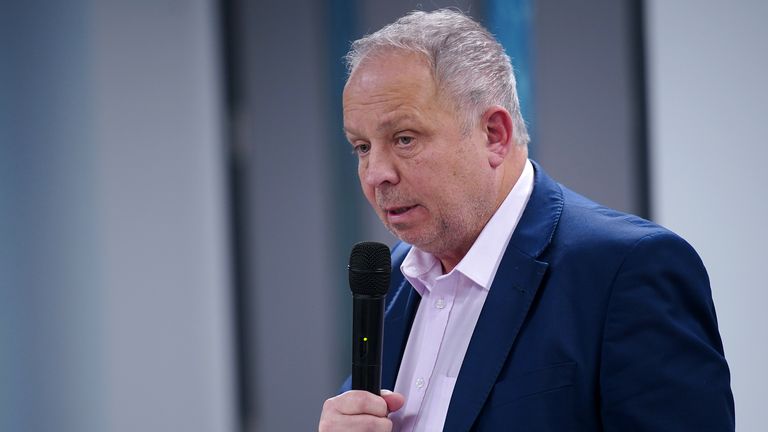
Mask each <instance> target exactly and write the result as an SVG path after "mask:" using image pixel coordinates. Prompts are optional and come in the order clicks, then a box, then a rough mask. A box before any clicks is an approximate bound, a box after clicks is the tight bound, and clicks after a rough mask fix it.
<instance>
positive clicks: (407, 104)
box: [343, 51, 441, 130]
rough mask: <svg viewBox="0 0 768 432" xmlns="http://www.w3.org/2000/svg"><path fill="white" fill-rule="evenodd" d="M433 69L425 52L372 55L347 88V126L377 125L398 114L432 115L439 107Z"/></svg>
mask: <svg viewBox="0 0 768 432" xmlns="http://www.w3.org/2000/svg"><path fill="white" fill-rule="evenodd" d="M439 99H440V98H439V97H438V91H437V86H436V84H435V80H434V78H433V72H432V68H431V66H430V65H429V63H428V62H427V60H426V59H425V58H424V56H423V55H421V54H418V53H413V52H404V51H389V52H385V53H379V54H376V55H374V56H369V57H367V58H365V59H363V61H362V62H361V63H360V64H359V65H358V66H357V68H355V70H354V71H353V72H352V74H351V76H350V77H349V80H348V81H347V84H346V86H345V87H344V95H343V105H344V126H345V128H346V129H348V130H349V129H350V128H352V129H354V128H357V127H359V123H361V122H369V121H375V122H376V123H377V124H380V125H381V124H384V123H386V122H391V121H392V120H394V119H396V118H398V117H420V116H424V115H429V114H430V112H431V111H434V110H435V109H437V108H439V107H440V105H441V104H440V101H439Z"/></svg>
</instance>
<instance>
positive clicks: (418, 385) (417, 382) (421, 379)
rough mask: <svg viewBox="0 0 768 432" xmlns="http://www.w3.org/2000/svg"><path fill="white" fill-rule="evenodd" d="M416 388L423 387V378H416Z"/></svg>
mask: <svg viewBox="0 0 768 432" xmlns="http://www.w3.org/2000/svg"><path fill="white" fill-rule="evenodd" d="M416 388H418V389H420V388H424V378H421V377H419V378H416Z"/></svg>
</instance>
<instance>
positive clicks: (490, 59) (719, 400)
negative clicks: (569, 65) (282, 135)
mask: <svg viewBox="0 0 768 432" xmlns="http://www.w3.org/2000/svg"><path fill="white" fill-rule="evenodd" d="M348 62H349V69H350V76H349V79H348V81H347V84H346V87H345V89H344V95H343V103H344V129H345V132H346V134H347V137H348V139H349V142H350V143H351V144H352V146H353V148H354V150H355V152H356V153H357V155H358V157H359V172H358V173H359V177H360V182H361V185H362V189H363V192H364V194H365V196H366V198H367V199H368V201H369V202H370V203H371V205H372V206H373V208H374V209H375V210H376V212H377V214H378V216H379V217H380V218H381V220H382V221H383V222H384V224H385V225H386V226H387V227H388V228H389V229H390V230H391V231H392V232H393V233H394V234H395V235H396V236H397V237H399V238H400V239H401V240H402V243H400V244H398V245H397V246H396V247H395V249H394V251H393V275H392V286H391V288H390V293H389V296H388V300H387V315H386V323H385V329H384V334H385V336H384V338H385V340H384V351H385V353H384V368H383V373H382V375H383V376H382V385H383V386H384V387H385V388H390V389H392V388H393V389H394V392H389V391H383V392H382V395H381V396H377V395H373V394H370V393H366V392H361V391H347V392H345V393H343V394H341V395H339V396H337V397H334V398H331V399H329V400H327V401H326V402H325V404H324V406H323V412H322V415H321V419H320V430H334V431H335V430H377V431H378V430H382V431H387V430H392V428H393V426H394V429H395V430H402V431H411V430H417V431H437V430H446V431H466V430H502V431H506V430H518V431H601V430H606V431H727V430H733V429H734V408H733V398H732V395H731V391H730V378H729V371H728V366H727V364H726V361H725V358H724V355H723V349H722V343H721V341H720V336H719V333H718V329H717V322H716V318H715V311H714V306H713V304H712V299H711V293H710V288H709V281H708V279H707V275H706V271H705V270H704V267H703V265H702V263H701V261H700V260H699V258H698V256H697V255H696V253H695V252H694V251H693V249H692V248H691V247H690V246H689V245H688V244H687V243H686V242H685V241H684V240H682V239H681V238H680V237H678V236H676V235H675V234H673V233H671V232H669V231H667V230H665V229H664V228H661V227H659V226H657V225H655V224H653V223H651V222H648V221H645V220H642V219H640V218H637V217H634V216H630V215H626V214H622V213H619V212H616V211H613V210H610V209H607V208H604V207H601V206H599V205H597V204H595V203H593V202H591V201H589V200H587V199H586V198H583V197H581V196H579V195H577V194H575V193H574V192H571V191H570V190H568V189H566V188H564V187H563V186H561V185H559V184H558V183H556V182H554V181H553V180H552V179H551V178H549V177H548V176H547V175H546V174H545V173H544V171H543V170H542V169H541V168H540V167H539V166H538V165H536V164H535V163H532V162H531V161H529V160H528V159H527V143H528V135H527V133H526V130H525V123H524V122H523V119H522V117H521V115H520V108H519V104H518V101H517V96H516V92H515V80H514V76H513V73H512V67H511V64H510V61H509V58H508V57H507V56H506V55H505V54H504V52H503V49H502V47H501V46H500V45H499V43H498V42H497V41H496V40H495V39H494V38H493V37H492V36H491V35H490V34H489V33H488V32H487V31H486V30H485V29H484V28H482V27H481V26H480V25H479V24H477V23H476V22H474V21H472V20H471V19H469V18H467V17H466V16H464V15H462V14H460V13H458V12H453V11H449V10H440V11H436V12H432V13H424V12H414V13H411V14H410V15H408V16H406V17H403V18H401V19H400V20H398V21H397V22H395V23H394V24H391V25H389V26H387V27H385V28H383V29H382V30H380V31H378V32H376V33H374V34H372V35H370V36H367V37H365V38H363V39H361V40H358V41H356V42H355V43H354V44H353V46H352V49H351V51H350V53H349V54H348ZM347 388H348V387H347Z"/></svg>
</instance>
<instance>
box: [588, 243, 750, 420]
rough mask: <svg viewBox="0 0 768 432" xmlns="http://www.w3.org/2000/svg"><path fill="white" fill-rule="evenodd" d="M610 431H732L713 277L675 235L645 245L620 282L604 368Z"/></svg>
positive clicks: (604, 412) (627, 262) (631, 257)
mask: <svg viewBox="0 0 768 432" xmlns="http://www.w3.org/2000/svg"><path fill="white" fill-rule="evenodd" d="M600 390H601V392H600V397H601V399H602V400H601V416H602V421H603V425H604V426H605V430H606V431H622V432H627V431H654V432H657V431H732V430H734V427H735V426H734V423H735V419H734V406H733V395H732V394H731V388H730V373H729V370H728V365H727V363H726V361H725V356H724V354H723V346H722V342H721V340H720V334H719V332H718V328H717V318H716V316H715V308H714V304H713V302H712V295H711V291H710V286H709V278H708V276H707V273H706V270H705V269H704V266H703V264H702V262H701V260H700V259H699V256H698V255H697V254H696V252H695V251H694V250H693V248H692V247H691V246H690V245H689V244H688V243H686V242H685V241H684V240H683V239H681V238H680V237H678V236H676V235H675V234H673V233H671V232H666V231H665V232H661V233H657V234H652V235H649V236H646V237H644V238H642V239H640V240H639V241H638V242H637V243H636V244H635V245H634V247H633V248H632V249H631V250H630V252H629V253H628V254H627V256H626V258H625V259H624V262H623V263H622V265H621V267H620V270H619V271H618V273H617V274H616V277H615V279H614V282H613V286H612V291H611V295H610V300H609V304H608V310H607V313H606V321H605V327H604V333H603V345H602V353H601V364H600Z"/></svg>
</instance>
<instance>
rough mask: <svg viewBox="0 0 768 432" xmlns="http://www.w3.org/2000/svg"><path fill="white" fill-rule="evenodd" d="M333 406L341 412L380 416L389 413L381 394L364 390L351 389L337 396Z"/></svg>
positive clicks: (333, 399) (332, 399)
mask: <svg viewBox="0 0 768 432" xmlns="http://www.w3.org/2000/svg"><path fill="white" fill-rule="evenodd" d="M329 401H333V405H332V406H333V408H334V409H335V410H336V411H338V412H339V413H341V414H346V415H355V414H370V415H374V416H378V417H386V415H387V414H388V413H389V411H388V410H387V403H386V402H385V401H384V399H383V398H382V397H380V396H376V395H375V394H373V393H369V392H367V391H362V390H350V391H348V392H345V393H343V394H341V395H339V396H336V397H335V398H331V399H329Z"/></svg>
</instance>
